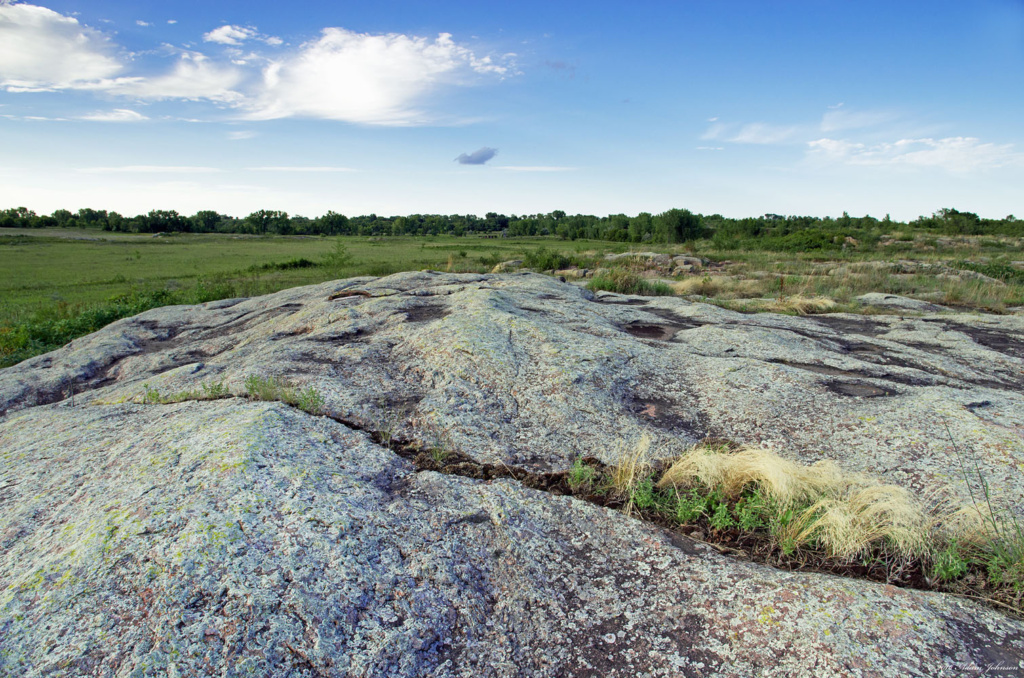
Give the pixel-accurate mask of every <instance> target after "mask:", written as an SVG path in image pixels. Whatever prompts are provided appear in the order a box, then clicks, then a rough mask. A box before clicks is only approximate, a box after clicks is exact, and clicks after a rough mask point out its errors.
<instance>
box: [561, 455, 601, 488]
mask: <svg viewBox="0 0 1024 678" xmlns="http://www.w3.org/2000/svg"><path fill="white" fill-rule="evenodd" d="M597 477H598V473H597V470H596V469H595V468H594V467H592V466H589V465H587V464H585V463H584V462H583V457H577V459H576V461H574V462H573V463H572V468H570V469H569V473H568V475H566V478H565V480H566V482H567V483H569V489H571V490H572V491H573V492H575V493H583V492H589V491H592V490H593V489H594V484H595V481H596V480H597Z"/></svg>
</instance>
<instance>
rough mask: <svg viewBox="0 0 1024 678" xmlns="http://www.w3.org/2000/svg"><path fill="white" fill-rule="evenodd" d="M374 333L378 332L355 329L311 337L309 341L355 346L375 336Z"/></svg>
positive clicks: (367, 328)
mask: <svg viewBox="0 0 1024 678" xmlns="http://www.w3.org/2000/svg"><path fill="white" fill-rule="evenodd" d="M374 332H376V330H375V329H373V328H369V327H353V328H349V329H346V330H344V331H342V332H332V333H330V334H317V335H313V336H310V337H309V341H314V342H316V343H318V344H353V343H357V342H360V341H362V340H363V339H366V338H367V337H369V336H371V335H373V333H374Z"/></svg>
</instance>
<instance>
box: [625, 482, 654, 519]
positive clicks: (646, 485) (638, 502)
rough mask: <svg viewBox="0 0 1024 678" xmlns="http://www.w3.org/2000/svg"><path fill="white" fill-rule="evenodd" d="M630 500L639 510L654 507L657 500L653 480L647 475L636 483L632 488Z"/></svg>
mask: <svg viewBox="0 0 1024 678" xmlns="http://www.w3.org/2000/svg"><path fill="white" fill-rule="evenodd" d="M630 501H631V502H633V506H635V507H637V508H638V509H640V510H641V511H647V510H650V509H652V508H654V507H655V504H656V502H657V496H656V495H655V492H654V480H653V479H651V478H650V477H648V478H644V479H643V480H641V481H640V482H639V483H637V485H636V487H634V488H633V493H632V495H631V496H630Z"/></svg>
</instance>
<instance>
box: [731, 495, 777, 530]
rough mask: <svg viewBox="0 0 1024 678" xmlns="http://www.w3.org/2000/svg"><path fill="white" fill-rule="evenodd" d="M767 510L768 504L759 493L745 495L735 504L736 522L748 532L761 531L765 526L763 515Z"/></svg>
mask: <svg viewBox="0 0 1024 678" xmlns="http://www.w3.org/2000/svg"><path fill="white" fill-rule="evenodd" d="M768 509H769V507H768V502H767V501H766V500H765V498H764V497H763V496H762V495H761V494H760V493H754V494H751V495H747V496H745V497H743V498H742V499H740V501H739V502H738V503H737V504H736V522H737V523H738V524H739V526H740V528H742V529H743V530H745V531H748V532H752V531H754V530H762V529H764V528H765V527H766V526H767V525H766V523H765V515H766V514H767V513H768Z"/></svg>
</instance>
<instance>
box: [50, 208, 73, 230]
mask: <svg viewBox="0 0 1024 678" xmlns="http://www.w3.org/2000/svg"><path fill="white" fill-rule="evenodd" d="M52 216H53V218H54V220H55V221H56V222H57V225H58V226H60V227H61V228H67V226H68V224H69V223H70V222H71V220H72V219H73V218H74V216H75V215H73V214H72V213H71V212H69V211H67V210H54V212H53V214H52Z"/></svg>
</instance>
